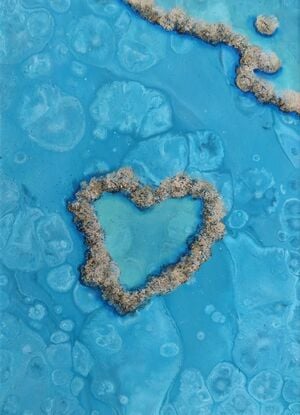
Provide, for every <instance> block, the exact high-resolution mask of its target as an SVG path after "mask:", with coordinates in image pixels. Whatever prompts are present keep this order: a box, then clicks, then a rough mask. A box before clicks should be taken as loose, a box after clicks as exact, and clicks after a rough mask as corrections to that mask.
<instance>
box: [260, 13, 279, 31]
mask: <svg viewBox="0 0 300 415" xmlns="http://www.w3.org/2000/svg"><path fill="white" fill-rule="evenodd" d="M255 27H256V30H257V31H258V32H259V33H261V34H263V35H267V36H271V35H273V34H274V33H275V32H276V30H277V29H278V27H279V21H278V19H277V17H276V16H263V15H260V16H257V18H256V19H255Z"/></svg>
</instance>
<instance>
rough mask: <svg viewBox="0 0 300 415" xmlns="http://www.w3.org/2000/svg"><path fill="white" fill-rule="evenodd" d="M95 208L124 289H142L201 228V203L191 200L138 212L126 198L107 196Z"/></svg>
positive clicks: (175, 257) (185, 199) (186, 199)
mask: <svg viewBox="0 0 300 415" xmlns="http://www.w3.org/2000/svg"><path fill="white" fill-rule="evenodd" d="M95 209H96V214H97V216H98V218H99V221H100V223H101V225H102V228H103V230H104V233H105V246H106V249H107V250H108V251H109V252H110V254H111V256H112V259H113V261H114V262H115V263H116V264H117V266H118V268H119V269H120V276H119V279H120V282H121V284H122V285H123V286H124V287H125V288H127V289H133V288H138V287H142V286H143V285H144V284H145V282H146V281H147V277H148V276H150V275H155V274H159V272H160V270H161V268H162V267H163V266H164V265H168V264H172V263H175V262H176V261H178V259H179V258H180V256H181V255H183V254H184V253H185V252H186V250H187V243H188V241H189V240H190V239H191V238H192V237H193V235H194V234H195V233H196V231H197V229H198V228H200V226H201V210H202V209H201V202H200V201H198V200H193V199H192V198H191V197H185V198H183V199H181V200H179V199H168V200H165V201H164V202H161V203H159V204H158V205H157V206H155V207H152V208H148V209H139V208H137V207H136V206H135V205H134V204H133V203H132V202H130V201H129V200H128V199H127V198H126V196H122V195H118V194H109V193H106V194H104V195H103V196H102V197H101V199H100V200H98V201H97V202H96V203H95Z"/></svg>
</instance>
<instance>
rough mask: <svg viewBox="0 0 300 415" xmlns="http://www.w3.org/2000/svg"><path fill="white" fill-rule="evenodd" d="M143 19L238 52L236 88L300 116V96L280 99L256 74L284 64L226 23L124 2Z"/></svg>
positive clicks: (145, 1) (148, 2)
mask: <svg viewBox="0 0 300 415" xmlns="http://www.w3.org/2000/svg"><path fill="white" fill-rule="evenodd" d="M124 1H125V3H127V4H128V5H129V6H131V7H132V8H133V9H134V10H135V11H137V12H138V13H139V14H140V15H141V16H142V17H143V18H145V19H146V20H148V21H150V22H151V23H155V24H158V25H160V26H161V27H162V28H163V29H165V30H168V31H177V32H178V33H182V34H190V35H192V36H194V37H197V38H199V39H201V40H203V41H204V42H207V43H211V44H213V45H216V44H218V43H222V44H226V45H228V46H231V47H233V48H234V49H236V50H237V51H238V53H239V55H240V62H239V66H238V68H237V69H236V85H237V87H238V88H239V89H241V90H242V91H244V92H252V93H253V94H254V95H255V96H256V98H257V99H258V100H259V101H261V102H263V103H270V104H274V105H276V106H278V107H279V108H280V109H281V110H282V111H285V112H296V113H297V114H300V93H299V92H296V91H286V92H285V93H283V94H281V95H278V94H277V93H276V91H275V89H274V86H273V85H272V84H271V83H270V82H267V81H265V80H264V79H262V78H261V77H259V76H257V75H256V73H255V72H256V71H261V72H265V73H275V72H277V71H278V70H279V69H280V67H281V62H280V59H279V58H278V56H277V55H276V54H275V53H267V52H264V51H263V50H262V49H261V48H260V47H259V46H255V45H252V44H251V43H250V41H249V40H248V39H247V37H246V36H243V35H241V34H239V33H235V32H234V31H233V30H232V29H231V27H229V26H227V25H225V24H223V23H207V22H205V21H202V20H195V19H193V18H192V17H190V16H188V15H187V14H186V13H185V12H184V11H183V10H181V9H180V8H173V9H172V10H170V11H164V10H162V9H161V8H160V7H158V6H156V5H155V2H154V0H124Z"/></svg>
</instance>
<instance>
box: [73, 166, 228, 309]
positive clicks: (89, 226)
mask: <svg viewBox="0 0 300 415" xmlns="http://www.w3.org/2000/svg"><path fill="white" fill-rule="evenodd" d="M104 192H109V193H117V192H120V193H123V194H125V195H126V196H127V197H128V198H129V199H130V200H131V201H132V202H133V203H135V204H136V206H138V207H139V208H140V209H145V208H150V207H153V206H155V205H156V204H158V203H160V202H162V201H164V200H166V199H168V198H183V197H185V196H191V197H193V198H194V199H201V200H202V202H203V223H202V226H201V228H199V229H198V232H197V233H196V234H195V235H194V237H193V239H192V240H191V241H190V242H189V245H188V250H187V252H185V253H184V254H183V255H182V256H181V257H180V259H179V260H178V261H177V262H176V263H174V264H170V265H167V266H165V267H164V268H163V269H162V271H161V273H160V274H159V275H150V276H149V277H148V279H147V282H146V284H145V286H144V287H142V288H139V289H137V290H134V291H126V290H125V289H124V288H123V287H122V286H121V284H120V282H119V279H118V272H117V271H118V270H117V266H116V264H115V263H114V262H113V260H112V258H111V256H110V254H109V252H107V250H106V248H105V244H104V232H103V229H102V227H101V223H100V222H99V220H98V218H97V216H96V213H95V210H94V207H93V203H94V202H95V201H96V200H98V199H99V198H101V196H102V195H103V193H104ZM68 208H69V211H70V212H72V213H73V215H74V221H75V223H76V225H77V227H78V229H79V230H80V231H81V232H82V233H83V234H84V237H85V241H86V244H87V247H88V250H87V256H86V262H85V264H84V265H83V266H82V269H81V275H82V280H83V283H85V284H86V285H89V286H94V287H97V288H100V290H101V292H102V295H103V297H104V298H105V299H106V300H107V301H108V302H109V303H110V304H111V305H112V306H114V307H115V308H116V310H117V311H118V312H119V313H120V314H126V313H130V312H133V311H135V310H136V309H137V308H138V307H139V306H140V305H142V304H143V303H145V302H146V301H147V300H148V299H149V298H151V297H152V296H153V295H159V294H160V295H161V294H165V293H167V292H169V291H171V290H173V289H175V288H176V287H178V286H179V285H181V284H183V283H184V282H186V281H187V280H188V279H189V278H190V277H191V275H192V274H193V272H195V271H197V270H198V269H199V268H200V266H201V265H202V264H203V263H204V262H205V261H206V260H207V259H208V258H209V257H210V254H211V247H212V244H213V243H214V242H215V241H217V240H219V239H221V238H222V236H223V234H224V225H223V223H222V222H221V220H222V218H223V216H224V209H223V204H222V201H221V199H220V197H219V194H218V192H217V191H216V190H215V189H214V188H213V186H212V185H210V184H209V183H207V182H205V181H200V180H192V179H191V178H189V177H188V176H186V175H184V174H179V175H177V176H175V177H172V178H167V179H165V180H164V181H162V182H161V184H160V186H159V187H155V188H154V187H149V186H145V185H143V184H142V183H140V182H139V181H138V179H137V177H136V176H135V175H134V173H133V171H132V170H131V169H130V168H122V169H120V170H118V171H115V172H112V173H110V174H107V175H105V176H100V177H94V178H92V179H91V180H90V181H89V182H88V183H87V182H83V183H82V184H81V188H80V189H79V191H78V192H77V193H76V194H75V200H74V201H72V202H70V203H69V204H68Z"/></svg>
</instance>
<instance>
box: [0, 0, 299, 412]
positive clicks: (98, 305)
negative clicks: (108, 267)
mask: <svg viewBox="0 0 300 415" xmlns="http://www.w3.org/2000/svg"><path fill="white" fill-rule="evenodd" d="M283 3H286V2H282V4H283ZM226 4H228V3H227V2H226ZM251 4H257V7H258V8H260V4H261V3H260V2H259V1H253V2H251ZM290 4H292V3H290ZM224 5H225V2H224ZM224 7H225V6H224ZM270 7H271V6H270ZM289 7H290V10H291V11H293V7H294V6H292V5H290V6H289ZM248 8H249V2H247V3H246V2H243V3H241V4H240V5H239V13H240V15H241V16H242V15H244V16H247V15H248V14H247V13H248ZM227 9H228V10H229V13H230V14H232V15H234V13H235V12H234V10H235V9H234V7H233V6H232V8H231V6H227ZM284 10H286V9H281V8H280V9H279V12H278V14H279V16H278V17H279V19H284V18H285V17H284ZM295 13H296V6H295ZM0 19H1V25H0V27H1V47H0V61H1V63H2V66H1V70H0V79H1V81H0V82H1V94H2V99H1V102H0V104H1V105H0V108H1V139H2V143H1V153H2V159H1V219H0V229H1V231H0V246H1V254H0V255H1V268H0V271H1V272H0V284H1V288H0V308H1V319H0V345H1V352H0V381H1V387H0V408H1V412H2V414H5V415H15V414H21V415H32V414H33V415H40V414H41V415H44V414H46V415H48V414H49V415H54V414H55V415H57V414H59V415H62V414H63V415H71V414H72V415H74V414H76V415H77V414H78V415H82V414H87V415H116V414H117V415H119V414H124V415H125V414H126V415H140V414H143V415H144V414H146V415H148V414H149V415H152V414H154V415H157V414H159V415H192V414H193V415H194V414H201V415H203V414H205V415H240V414H245V415H277V414H284V415H294V414H296V413H297V411H298V409H297V408H298V407H297V402H298V401H299V392H298V391H299V388H297V386H299V324H298V320H299V317H298V314H299V301H300V298H299V246H300V245H299V241H300V238H299V204H300V201H299V191H300V185H299V167H300V157H299V154H300V152H299V150H300V149H299V131H300V121H299V118H297V117H295V116H294V115H289V114H283V113H280V111H278V110H277V108H274V107H272V106H265V105H262V104H259V103H258V102H257V101H256V100H255V99H254V98H252V97H251V96H249V95H246V94H243V93H242V92H241V91H239V90H238V89H237V88H236V87H235V86H234V81H233V80H234V66H235V64H236V62H237V56H236V55H235V53H234V52H233V51H231V50H230V49H228V48H226V47H220V46H217V47H212V46H210V45H206V44H204V43H202V42H199V41H197V40H194V39H189V38H187V37H185V36H179V35H176V34H171V33H164V32H163V31H162V30H161V29H160V28H158V27H153V26H152V25H151V24H148V23H146V22H144V21H142V20H141V19H140V18H139V17H138V16H137V15H135V14H134V13H132V11H131V10H130V9H129V8H128V7H126V6H124V4H123V3H122V2H121V1H118V0H111V1H109V0H107V1H104V2H103V1H102V2H98V1H95V0H81V1H79V0H77V1H76V0H73V1H71V0H49V1H44V0H23V1H20V0H19V1H2V2H1V6H0ZM224 19H225V17H224ZM4 23H5V24H4ZM243 27H244V28H245V27H246V25H245V26H244V24H243ZM41 28H42V29H43V30H42V29H41ZM245 30H246V29H245ZM276 36H277V35H275V36H274V42H275V41H276V42H277V40H276V39H278V45H280V44H281V45H282V46H278V47H286V44H285V43H284V42H283V40H282V41H281V40H280V39H279V32H278V36H277V37H276ZM266 42H269V40H266ZM11 45H14V47H11ZM286 49H289V48H286ZM291 65H292V62H291ZM289 79H290V82H293V78H292V77H290V78H289ZM121 166H132V167H133V169H134V170H135V172H136V174H137V175H138V176H139V177H140V179H141V180H142V181H143V182H144V183H148V184H150V185H157V184H158V183H159V182H160V181H161V180H162V179H164V178H165V177H167V176H172V175H174V174H176V173H177V172H180V171H185V172H186V173H187V174H189V175H191V176H192V177H197V178H198V177H201V178H205V179H206V180H208V181H210V182H211V183H213V184H215V186H216V187H217V188H218V189H219V191H220V193H221V194H222V197H223V199H224V203H225V205H226V209H227V213H226V217H225V225H226V236H225V238H224V239H223V240H222V241H220V242H218V243H217V244H215V245H214V247H213V253H212V257H211V258H210V260H209V261H207V262H206V263H205V264H204V265H203V266H202V267H201V269H200V270H199V271H198V272H197V273H195V275H194V277H193V278H192V279H191V280H190V281H189V282H188V283H187V284H185V285H183V286H181V287H179V288H178V289H176V290H175V291H173V292H171V293H169V294H168V295H166V296H163V297H157V298H154V299H152V300H151V301H150V302H149V303H148V304H147V305H146V307H144V308H141V309H140V310H139V311H138V312H137V313H136V314H134V315H128V316H123V317H121V316H119V315H118V314H116V313H115V312H114V310H113V309H112V308H110V307H109V306H108V305H107V304H106V303H105V302H104V301H103V300H102V299H101V296H100V294H99V292H98V291H96V290H94V289H92V288H87V287H85V286H83V285H82V284H81V282H80V273H79V267H80V265H82V264H83V262H84V254H85V249H86V248H85V245H84V242H83V238H82V236H81V235H80V234H79V233H78V231H77V228H76V227H75V226H74V224H73V222H72V216H71V214H70V213H69V212H68V211H67V209H66V203H67V201H69V200H72V198H73V195H74V191H76V190H77V189H78V186H79V183H80V182H81V181H82V180H84V179H89V178H90V177H91V176H92V175H95V174H100V173H106V172H107V171H111V170H115V169H118V168H119V167H121ZM171 239H172V237H171ZM159 241H160V240H157V242H159ZM176 252H178V251H176ZM298 412H299V411H298Z"/></svg>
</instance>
